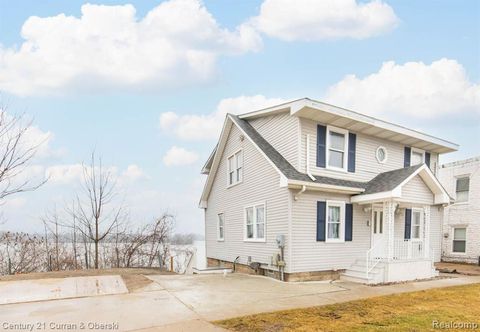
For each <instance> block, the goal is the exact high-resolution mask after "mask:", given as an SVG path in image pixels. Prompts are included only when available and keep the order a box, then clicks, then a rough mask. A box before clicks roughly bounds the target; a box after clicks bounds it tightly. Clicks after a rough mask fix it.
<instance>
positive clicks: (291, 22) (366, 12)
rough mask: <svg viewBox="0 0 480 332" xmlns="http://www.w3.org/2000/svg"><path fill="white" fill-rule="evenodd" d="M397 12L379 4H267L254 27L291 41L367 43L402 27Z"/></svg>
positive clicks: (299, 0) (283, 0)
mask: <svg viewBox="0 0 480 332" xmlns="http://www.w3.org/2000/svg"><path fill="white" fill-rule="evenodd" d="M398 21H399V20H398V18H397V17H396V15H395V12H394V11H393V9H392V8H391V7H390V6H389V5H387V4H386V3H383V2H382V1H379V0H375V1H370V2H365V3H357V2H356V0H322V1H317V0H296V1H291V0H265V1H264V2H263V4H262V6H261V8H260V15H259V16H257V17H255V18H253V19H252V20H251V24H252V25H253V26H255V27H256V28H257V29H258V30H260V31H262V32H263V33H265V34H267V35H269V36H271V37H275V38H279V39H282V40H287V41H294V40H303V41H316V40H323V39H337V38H355V39H364V38H368V37H372V36H376V35H379V34H382V33H385V32H387V31H389V30H391V29H393V28H394V27H395V26H396V25H397V24H398Z"/></svg>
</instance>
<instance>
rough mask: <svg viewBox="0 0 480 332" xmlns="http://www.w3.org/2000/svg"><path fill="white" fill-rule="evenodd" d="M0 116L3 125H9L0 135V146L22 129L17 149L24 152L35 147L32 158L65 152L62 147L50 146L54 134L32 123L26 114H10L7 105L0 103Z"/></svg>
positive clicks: (36, 158)
mask: <svg viewBox="0 0 480 332" xmlns="http://www.w3.org/2000/svg"><path fill="white" fill-rule="evenodd" d="M0 117H3V121H4V123H3V126H9V127H11V129H9V130H8V131H6V132H4V133H3V134H2V135H1V137H0V146H3V145H5V146H6V144H7V141H8V140H10V139H12V138H14V137H15V136H16V135H18V133H19V132H20V131H24V133H23V135H22V137H21V139H20V141H19V142H18V147H19V151H21V152H26V151H27V150H29V149H32V148H35V155H34V158H33V159H34V160H36V161H38V160H39V159H47V158H57V157H60V156H62V155H63V154H64V153H65V150H64V149H54V148H52V146H51V145H52V141H53V139H54V134H53V133H52V132H50V131H43V130H41V129H40V128H38V127H37V126H35V125H33V124H32V121H31V119H30V118H28V117H27V116H22V115H12V113H11V112H9V111H8V107H5V106H4V105H1V104H0Z"/></svg>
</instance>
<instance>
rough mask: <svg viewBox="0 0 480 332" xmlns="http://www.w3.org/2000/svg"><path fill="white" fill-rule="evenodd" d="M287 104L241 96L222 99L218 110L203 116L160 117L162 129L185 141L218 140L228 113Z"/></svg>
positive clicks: (274, 99) (171, 113)
mask: <svg viewBox="0 0 480 332" xmlns="http://www.w3.org/2000/svg"><path fill="white" fill-rule="evenodd" d="M283 102H285V100H284V99H281V98H267V97H265V96H263V95H255V96H239V97H235V98H225V99H222V100H221V101H220V102H219V103H218V105H217V110H216V111H215V112H213V113H210V114H203V115H194V114H188V115H177V114H176V113H174V112H166V113H162V114H161V115H160V128H161V129H162V130H163V131H165V132H167V133H173V134H174V135H175V136H177V137H178V138H180V139H183V140H202V139H217V138H218V136H219V135H220V131H221V129H222V124H223V121H224V119H225V115H226V114H227V113H232V114H241V113H246V112H250V111H255V110H259V109H262V108H265V107H268V106H273V105H277V104H281V103H283Z"/></svg>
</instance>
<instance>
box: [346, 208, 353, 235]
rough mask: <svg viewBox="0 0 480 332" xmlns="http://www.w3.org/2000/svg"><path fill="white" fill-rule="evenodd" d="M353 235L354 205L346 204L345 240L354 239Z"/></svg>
mask: <svg viewBox="0 0 480 332" xmlns="http://www.w3.org/2000/svg"><path fill="white" fill-rule="evenodd" d="M352 237H353V205H352V204H345V241H352Z"/></svg>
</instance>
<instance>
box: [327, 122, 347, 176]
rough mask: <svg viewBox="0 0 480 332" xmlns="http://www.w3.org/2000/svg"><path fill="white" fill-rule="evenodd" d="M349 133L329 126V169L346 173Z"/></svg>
mask: <svg viewBox="0 0 480 332" xmlns="http://www.w3.org/2000/svg"><path fill="white" fill-rule="evenodd" d="M347 158H348V131H347V130H345V129H341V128H336V127H332V126H327V168H330V169H335V170H341V171H346V169H347Z"/></svg>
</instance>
